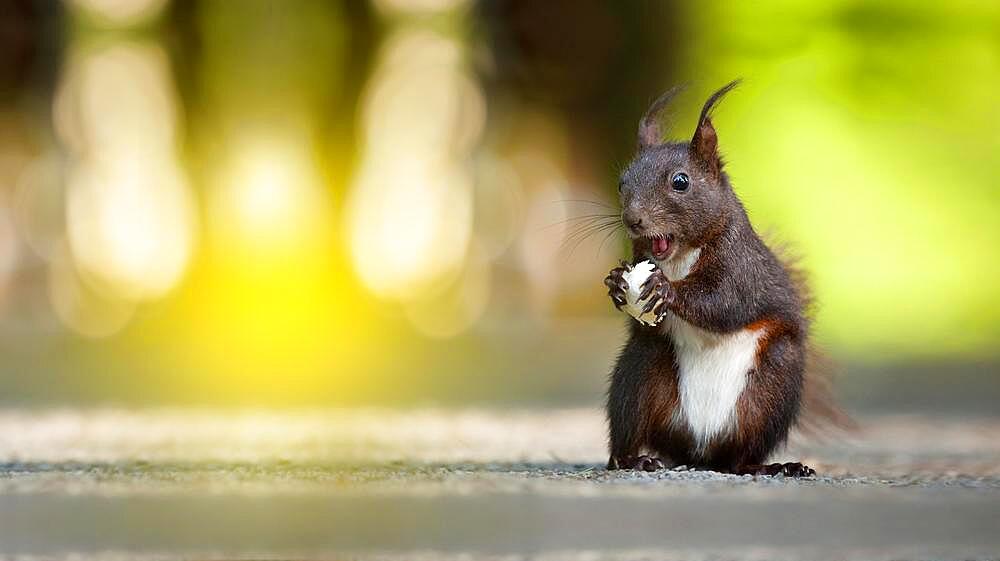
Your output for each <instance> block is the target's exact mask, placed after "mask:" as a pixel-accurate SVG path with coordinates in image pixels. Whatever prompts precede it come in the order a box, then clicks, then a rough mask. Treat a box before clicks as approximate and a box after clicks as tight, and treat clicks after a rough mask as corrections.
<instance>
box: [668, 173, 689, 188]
mask: <svg viewBox="0 0 1000 561" xmlns="http://www.w3.org/2000/svg"><path fill="white" fill-rule="evenodd" d="M670 186H671V187H673V189H674V191H687V190H688V187H690V186H691V178H690V177H688V175H687V174H686V173H684V172H680V173H675V174H674V176H673V177H672V178H670Z"/></svg>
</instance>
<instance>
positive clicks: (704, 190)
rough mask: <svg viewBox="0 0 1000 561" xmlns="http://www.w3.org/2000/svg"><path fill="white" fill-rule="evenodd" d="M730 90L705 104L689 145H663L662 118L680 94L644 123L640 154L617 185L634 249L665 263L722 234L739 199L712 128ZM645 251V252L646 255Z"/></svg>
mask: <svg viewBox="0 0 1000 561" xmlns="http://www.w3.org/2000/svg"><path fill="white" fill-rule="evenodd" d="M737 84H739V80H735V81H733V82H730V83H729V84H726V85H725V86H724V87H723V88H722V89H720V90H719V91H717V92H715V93H714V94H712V95H711V96H710V97H709V98H708V100H707V101H706V102H705V105H704V107H703V108H702V110H701V116H700V118H699V119H698V125H697V126H696V128H695V131H694V136H693V137H692V138H691V141H690V142H663V141H662V140H661V133H660V126H659V123H658V121H657V115H658V114H659V112H660V110H661V109H663V107H664V106H666V105H667V103H669V102H670V100H671V99H673V97H674V96H675V95H676V94H677V93H678V92H679V91H680V90H681V88H680V87H675V88H673V89H671V90H670V91H668V92H667V93H665V94H663V95H662V96H660V98H659V99H657V100H656V101H654V102H653V104H652V105H651V106H650V107H649V110H647V111H646V114H645V115H644V116H643V118H642V121H640V122H639V148H638V151H637V152H636V155H635V158H634V159H633V160H632V162H631V163H630V164H629V165H628V167H627V168H625V171H624V172H623V173H622V175H621V178H620V181H619V183H618V191H619V196H620V198H621V205H622V222H623V223H624V225H625V229H626V230H627V231H628V233H629V236H631V238H632V240H633V244H636V245H637V246H641V249H643V250H645V249H647V248H648V253H650V254H652V256H653V257H654V258H655V259H657V260H660V261H665V260H669V259H670V258H672V257H673V256H674V255H676V254H677V253H678V250H680V249H682V248H694V247H700V246H701V245H702V244H704V243H705V242H706V241H708V240H709V239H711V237H712V236H713V235H718V233H719V232H721V231H722V228H723V227H724V225H725V223H726V220H727V219H728V214H729V212H728V211H729V209H730V208H731V207H732V205H733V203H734V195H733V192H732V189H731V187H730V186H729V181H728V179H727V178H726V176H725V174H724V173H723V171H722V158H721V157H720V156H719V150H718V139H717V137H716V134H715V127H713V126H712V120H711V118H710V117H711V113H712V109H713V108H714V107H715V104H716V103H717V102H718V101H719V100H720V99H722V96H724V95H725V94H726V93H727V92H729V91H730V90H732V89H733V88H735V87H736V86H737ZM645 252H646V251H643V253H645Z"/></svg>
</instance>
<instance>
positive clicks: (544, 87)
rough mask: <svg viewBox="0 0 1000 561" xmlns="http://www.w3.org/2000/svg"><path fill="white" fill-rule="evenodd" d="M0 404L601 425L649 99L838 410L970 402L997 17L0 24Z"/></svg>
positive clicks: (30, 9)
mask: <svg viewBox="0 0 1000 561" xmlns="http://www.w3.org/2000/svg"><path fill="white" fill-rule="evenodd" d="M0 5H2V9H0V13H2V14H3V15H2V19H0V357H2V360H0V402H2V403H7V404H15V405H32V404H67V405H72V404H122V405H136V406H139V405H172V404H207V405H237V406H238V405H254V406H273V407H283V406H299V405H362V404H390V405H411V404H427V403H444V404H467V403H507V404H529V403H553V402H561V403H582V404H594V405H596V404H598V403H599V402H600V400H601V398H602V391H603V383H604V378H605V375H606V372H607V370H608V368H609V366H610V364H611V361H612V359H613V356H614V353H615V352H616V350H617V348H618V347H619V345H620V344H621V342H622V341H623V337H624V327H623V326H624V325H625V320H624V318H622V317H621V316H620V315H618V314H617V313H615V311H614V310H613V309H612V308H611V306H610V305H609V304H608V302H607V300H606V296H605V294H604V288H603V285H602V283H601V280H602V279H603V277H604V275H605V274H606V273H607V271H608V270H609V269H610V268H611V267H612V266H613V264H614V263H615V261H616V260H617V258H618V257H619V256H620V255H622V254H623V253H624V250H625V245H624V240H621V239H619V238H616V237H612V238H610V239H607V240H604V239H602V236H599V235H595V236H590V237H585V236H582V235H581V234H583V233H584V232H582V231H580V230H579V226H580V225H581V224H582V223H581V222H578V221H574V220H573V219H574V218H581V217H585V216H586V215H588V214H593V213H595V212H603V209H602V207H601V206H600V205H602V204H615V188H614V186H615V183H616V175H617V173H618V170H619V169H620V168H621V166H622V165H623V164H625V163H626V162H627V161H628V159H629V158H630V156H631V152H632V150H633V148H634V146H635V136H634V135H635V125H636V123H637V121H638V117H639V116H640V115H641V113H642V112H643V110H644V109H645V106H646V105H647V103H648V102H649V101H650V100H651V99H652V98H654V97H655V96H656V95H657V94H658V93H659V92H661V91H662V90H664V89H666V88H667V87H670V86H671V85H674V84H676V83H679V82H690V84H691V86H690V88H689V90H688V92H687V94H686V95H685V96H684V97H683V98H681V99H680V101H678V102H677V103H676V105H675V107H674V111H673V114H674V118H673V119H672V121H671V123H672V126H671V136H672V137H674V138H686V137H688V136H689V135H690V133H691V131H692V127H693V124H694V120H695V117H696V112H697V110H698V108H699V107H700V104H701V102H702V101H703V99H704V98H705V96H706V95H707V93H708V92H710V91H712V90H714V89H715V88H717V87H718V86H720V85H721V84H723V83H725V82H727V81H729V80H731V79H733V78H735V77H739V76H742V77H743V78H744V79H745V82H744V84H743V86H742V87H741V88H740V89H739V90H738V91H736V92H734V94H733V95H731V96H730V97H729V98H727V100H726V102H725V103H724V104H723V105H722V106H721V107H720V109H719V111H718V112H717V118H716V126H717V128H718V130H719V136H720V142H721V146H722V149H723V151H724V153H725V155H726V158H727V161H728V170H729V173H730V175H731V177H732V179H733V182H734V185H735V186H736V189H737V190H738V192H739V193H740V194H741V196H742V197H743V198H744V201H745V203H746V205H747V207H748V209H749V211H750V213H751V216H752V218H753V220H754V222H755V224H756V226H757V227H758V229H759V230H760V231H762V232H768V233H769V235H770V236H771V238H772V239H776V240H781V241H784V242H786V243H787V244H789V245H790V246H791V247H793V248H794V249H795V251H796V252H797V253H799V254H801V255H802V256H803V264H804V265H805V267H806V269H807V270H808V271H809V273H810V275H811V277H812V279H813V283H814V285H815V289H816V293H817V298H818V301H819V304H820V305H819V308H818V311H817V322H816V331H817V338H818V339H819V341H820V342H821V343H822V344H823V345H824V346H825V347H826V348H827V349H828V350H829V352H830V353H831V354H832V355H833V356H834V357H835V358H836V359H837V360H838V361H839V362H840V364H841V365H842V371H843V374H842V386H841V391H842V393H843V394H844V395H845V396H846V398H847V400H848V402H849V404H851V405H852V406H854V407H859V408H863V407H865V406H870V407H882V406H888V405H886V404H890V405H892V406H894V407H899V408H903V409H905V408H908V407H916V406H921V407H928V406H931V407H933V406H947V407H949V408H952V409H956V410H968V411H978V410H985V411H995V403H996V399H997V398H1000V390H998V386H1000V369H998V368H997V364H998V358H1000V346H998V343H1000V290H998V286H1000V264H998V260H997V258H998V251H997V249H996V248H997V246H998V244H1000V224H998V217H1000V214H998V213H1000V191H998V189H1000V158H998V154H1000V104H998V103H997V101H998V95H997V91H998V90H1000V4H998V3H997V2H995V1H988V0H983V1H967V2H947V3H942V2H912V1H902V0H890V1H878V2H875V1H845V0H841V1H834V2H822V3H820V2H808V1H802V0H789V1H772V2H759V3H758V2H755V3H747V2H743V3H739V2H719V1H709V2H698V3H694V2H691V3H680V2H649V1H640V0H634V1H632V0H629V1H622V2H599V1H596V0H573V1H571V0H553V1H547V2H537V1H532V0H483V1H479V2H475V1H472V0H372V1H361V0H342V1H335V2H320V1H307V0H297V1H292V0H285V1H280V2H279V1H262V0H247V1H241V2H229V1H223V0H215V1H205V2H192V1H188V0H174V1H170V0H74V1H71V2H66V3H59V2H52V1H42V0H3V1H2V2H0Z"/></svg>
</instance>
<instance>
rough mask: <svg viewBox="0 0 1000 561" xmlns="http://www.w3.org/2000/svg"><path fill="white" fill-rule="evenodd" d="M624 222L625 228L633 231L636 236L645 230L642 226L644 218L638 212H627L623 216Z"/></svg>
mask: <svg viewBox="0 0 1000 561" xmlns="http://www.w3.org/2000/svg"><path fill="white" fill-rule="evenodd" d="M622 222H624V223H625V226H627V227H628V229H629V230H632V232H633V233H635V234H638V233H640V232H642V231H643V229H644V227H643V225H642V216H641V215H640V214H639V213H638V212H635V211H632V210H626V211H625V212H624V213H623V214H622Z"/></svg>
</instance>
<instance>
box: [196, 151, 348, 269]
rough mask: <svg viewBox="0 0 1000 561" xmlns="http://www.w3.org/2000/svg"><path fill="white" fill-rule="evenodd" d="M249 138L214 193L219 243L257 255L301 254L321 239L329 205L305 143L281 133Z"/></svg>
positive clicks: (236, 153) (214, 209)
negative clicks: (234, 245)
mask: <svg viewBox="0 0 1000 561" xmlns="http://www.w3.org/2000/svg"><path fill="white" fill-rule="evenodd" d="M249 136H250V138H249V139H248V140H245V141H243V142H242V143H240V144H238V145H237V147H236V148H235V149H234V152H233V154H234V155H233V158H232V160H231V163H230V165H229V166H228V169H225V170H223V174H224V175H223V176H222V177H221V179H220V180H219V184H218V185H217V186H216V188H215V189H214V190H213V195H212V199H211V201H210V204H211V206H210V210H211V220H212V227H213V232H214V234H215V235H216V236H217V241H219V242H221V243H223V244H225V245H227V246H231V245H232V244H236V247H238V248H240V250H241V251H246V252H250V253H255V254H259V253H272V254H273V253H289V252H292V253H294V252H301V251H302V250H304V249H305V246H309V245H311V244H314V243H316V242H317V241H321V240H320V239H319V237H320V236H321V235H322V233H323V231H324V230H325V228H326V223H327V222H328V214H329V208H328V205H329V202H328V198H327V197H326V193H325V191H324V190H323V189H322V187H321V185H320V182H319V179H318V177H317V173H316V165H315V163H314V162H313V161H312V160H311V158H309V157H308V154H307V149H306V146H305V144H304V142H301V141H297V140H295V139H294V137H291V136H290V135H281V134H278V133H272V135H270V136H268V135H265V134H264V133H255V134H251V135H249ZM283 136H284V138H283Z"/></svg>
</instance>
